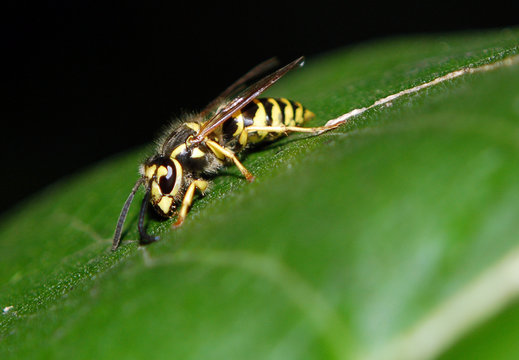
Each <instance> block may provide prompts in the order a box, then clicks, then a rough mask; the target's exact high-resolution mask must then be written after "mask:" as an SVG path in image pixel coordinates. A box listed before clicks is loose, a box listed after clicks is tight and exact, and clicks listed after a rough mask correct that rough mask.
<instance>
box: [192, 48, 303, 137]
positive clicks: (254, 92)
mask: <svg viewBox="0 0 519 360" xmlns="http://www.w3.org/2000/svg"><path fill="white" fill-rule="evenodd" d="M303 62H304V57H302V56H301V57H300V58H298V59H296V60H294V61H292V62H291V63H290V64H288V65H286V66H284V67H282V68H280V69H278V70H276V71H275V72H273V73H272V74H270V75H267V76H265V77H264V78H262V79H261V80H259V81H258V82H256V83H254V84H253V85H251V86H250V87H248V88H246V89H245V90H243V91H241V92H240V93H239V94H238V95H237V96H236V97H235V98H233V99H232V100H231V101H229V102H228V103H227V104H225V105H224V106H223V107H221V108H220V109H219V110H217V112H216V114H215V115H213V116H212V117H211V118H210V119H209V120H208V121H206V122H205V123H204V124H203V125H202V126H201V128H200V131H199V132H198V134H196V135H195V137H194V138H193V139H192V140H191V143H193V144H196V143H199V142H201V141H203V140H204V139H205V137H206V136H207V135H209V134H211V133H212V132H213V131H214V130H215V129H216V128H217V127H218V126H220V125H222V124H223V123H224V122H225V121H226V120H227V119H229V117H231V115H232V114H234V113H235V112H236V111H238V110H240V109H241V108H243V107H244V106H245V105H247V104H248V103H250V102H251V101H252V100H253V99H255V98H256V97H257V96H258V95H260V94H261V93H262V92H264V91H265V90H267V89H268V88H269V87H270V86H272V85H273V84H274V83H275V82H276V81H278V80H279V79H280V78H281V77H283V76H284V75H286V73H288V72H289V71H290V70H293V69H294V68H296V67H297V66H301V65H303ZM253 70H254V69H253ZM246 75H247V74H246ZM246 75H245V76H244V78H245V77H246Z"/></svg>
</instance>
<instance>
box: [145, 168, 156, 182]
mask: <svg viewBox="0 0 519 360" xmlns="http://www.w3.org/2000/svg"><path fill="white" fill-rule="evenodd" d="M156 168H157V165H151V166H147V167H145V169H144V176H146V178H147V179H151V178H152V177H153V174H154V173H155V169H156Z"/></svg>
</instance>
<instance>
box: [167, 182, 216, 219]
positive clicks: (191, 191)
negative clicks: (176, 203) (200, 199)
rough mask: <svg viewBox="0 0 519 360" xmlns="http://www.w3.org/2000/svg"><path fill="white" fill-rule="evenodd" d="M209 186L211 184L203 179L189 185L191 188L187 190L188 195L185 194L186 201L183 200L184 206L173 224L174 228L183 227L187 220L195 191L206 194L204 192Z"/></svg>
mask: <svg viewBox="0 0 519 360" xmlns="http://www.w3.org/2000/svg"><path fill="white" fill-rule="evenodd" d="M208 185H209V183H208V182H207V181H205V180H202V179H198V180H193V182H192V183H191V184H190V185H189V187H188V188H187V190H186V193H185V194H184V199H183V200H182V206H181V207H180V211H179V213H178V217H177V221H176V222H175V223H174V224H173V227H174V228H177V227H179V226H180V225H182V223H183V222H184V220H185V219H186V216H187V212H188V211H189V208H190V207H191V204H192V203H193V197H194V195H195V190H196V189H198V190H200V191H201V192H202V193H204V191H205V190H206V189H207V186H208Z"/></svg>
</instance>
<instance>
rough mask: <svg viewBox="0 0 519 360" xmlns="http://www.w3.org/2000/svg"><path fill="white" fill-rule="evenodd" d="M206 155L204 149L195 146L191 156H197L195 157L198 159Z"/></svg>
mask: <svg viewBox="0 0 519 360" xmlns="http://www.w3.org/2000/svg"><path fill="white" fill-rule="evenodd" d="M204 155H205V152H203V151H202V150H200V149H199V148H197V147H196V148H194V149H193V152H192V153H191V157H192V158H195V159H198V158H201V157H203V156H204Z"/></svg>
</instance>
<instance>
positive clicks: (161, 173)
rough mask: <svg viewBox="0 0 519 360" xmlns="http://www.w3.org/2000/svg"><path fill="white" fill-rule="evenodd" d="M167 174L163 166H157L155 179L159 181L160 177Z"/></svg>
mask: <svg viewBox="0 0 519 360" xmlns="http://www.w3.org/2000/svg"><path fill="white" fill-rule="evenodd" d="M167 173H168V169H167V168H166V167H165V166H159V168H158V169H157V172H156V174H157V179H160V178H161V177H162V176H165V175H167Z"/></svg>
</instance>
